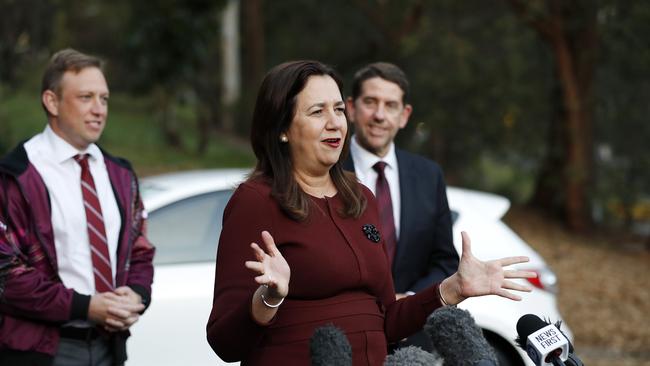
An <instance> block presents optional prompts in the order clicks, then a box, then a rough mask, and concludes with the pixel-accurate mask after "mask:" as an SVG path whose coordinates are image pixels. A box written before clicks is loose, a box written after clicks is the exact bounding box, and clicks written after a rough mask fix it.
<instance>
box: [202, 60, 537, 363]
mask: <svg viewBox="0 0 650 366" xmlns="http://www.w3.org/2000/svg"><path fill="white" fill-rule="evenodd" d="M376 133H378V134H380V133H385V132H384V131H383V130H382V128H381V125H380V124H378V126H377V131H376ZM348 141H349V135H348V124H347V120H346V117H345V104H344V101H343V96H342V93H341V83H340V81H339V78H338V77H337V75H336V74H335V73H334V71H333V70H332V69H330V68H329V67H327V66H325V65H323V64H321V63H319V62H314V61H296V62H288V63H284V64H281V65H278V66H276V67H275V68H273V69H272V70H271V71H270V72H269V73H268V74H267V75H266V77H265V79H264V81H263V82H262V85H261V87H260V91H259V94H258V97H257V102H256V105H255V111H254V114H253V123H252V133H251V142H252V145H253V150H254V151H255V155H256V157H257V166H256V168H255V170H254V172H253V174H252V175H251V177H250V178H249V179H248V180H247V181H246V182H244V183H243V184H241V185H240V186H239V187H238V188H237V190H236V191H235V193H234V195H233V196H232V198H231V200H230V202H229V203H228V206H227V207H226V209H225V211H224V218H223V230H222V232H221V238H220V240H219V249H218V254H217V267H216V275H215V288H214V301H213V307H212V312H211V314H210V318H209V320H208V325H207V337H208V342H209V343H210V345H211V346H212V348H213V349H214V351H215V352H216V353H217V354H218V355H219V356H220V357H221V358H222V359H224V360H226V361H242V365H309V364H310V358H309V340H310V337H311V336H312V334H313V332H314V330H315V329H316V328H318V327H320V326H323V325H326V324H330V323H331V324H334V325H336V326H337V327H339V328H340V329H342V330H343V331H344V333H345V334H346V336H347V338H348V340H349V341H350V344H351V346H352V355H353V361H354V364H355V365H382V364H383V362H384V358H385V356H386V352H387V344H388V343H390V342H396V341H398V340H400V339H402V338H404V337H406V336H408V335H410V334H412V333H414V332H416V331H418V330H419V329H421V328H422V325H423V324H424V322H425V320H426V318H427V316H428V315H429V314H430V313H431V312H432V311H433V310H435V309H436V308H438V307H440V306H444V305H451V304H457V303H459V302H460V301H462V300H464V299H465V298H468V297H471V296H480V295H489V294H495V295H499V296H503V297H507V298H511V299H514V300H518V299H519V297H518V296H516V295H514V294H512V293H510V292H509V291H507V290H518V291H530V290H529V289H528V288H527V287H526V286H524V285H521V284H518V283H515V282H512V281H511V280H509V278H525V277H534V276H535V274H534V273H531V272H524V271H515V270H504V269H503V267H504V266H508V265H511V264H515V263H521V262H524V261H527V258H526V257H510V258H504V259H501V260H495V261H489V262H482V261H479V260H478V259H476V258H474V257H473V256H472V254H471V251H470V242H469V238H468V237H467V235H466V234H464V233H463V255H462V257H461V261H460V266H459V270H458V272H457V273H455V274H454V275H452V276H451V277H449V278H447V279H445V280H444V281H443V282H441V283H440V284H436V285H434V286H432V287H431V288H430V289H429V290H425V291H421V292H419V293H417V294H416V295H413V296H409V297H406V298H403V299H401V300H397V301H396V300H395V293H394V289H393V282H392V279H391V274H390V270H389V266H388V259H387V255H386V251H385V248H384V245H383V240H382V238H381V229H380V228H379V218H378V212H377V205H376V203H375V200H374V197H373V195H372V193H370V191H369V190H368V189H366V188H365V187H364V186H362V185H361V184H359V183H358V182H357V180H356V179H355V178H354V176H353V175H352V174H351V173H346V172H344V171H343V169H342V167H341V164H340V163H339V161H342V160H343V159H340V158H341V154H342V153H344V152H345V153H346V152H347V147H348ZM260 239H261V243H262V244H257V243H256V242H260Z"/></svg>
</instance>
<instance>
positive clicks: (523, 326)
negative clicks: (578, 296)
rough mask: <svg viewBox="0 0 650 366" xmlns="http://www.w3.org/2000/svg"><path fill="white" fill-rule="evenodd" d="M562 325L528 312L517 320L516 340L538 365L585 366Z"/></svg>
mask: <svg viewBox="0 0 650 366" xmlns="http://www.w3.org/2000/svg"><path fill="white" fill-rule="evenodd" d="M561 325H562V322H560V321H558V322H557V323H555V325H553V324H551V323H550V322H546V321H543V320H542V319H540V318H539V317H538V316H537V315H533V314H526V315H524V316H522V317H521V318H519V321H517V334H518V336H517V339H515V342H516V343H517V344H518V345H519V347H521V348H523V349H524V350H525V351H526V353H527V354H528V357H529V358H530V359H531V360H532V361H533V362H534V363H535V365H536V366H548V365H565V366H584V364H583V363H582V361H581V360H580V359H579V358H578V357H577V356H576V355H574V354H573V345H572V344H571V341H569V339H568V338H567V336H566V335H565V334H564V333H563V332H562V330H561V329H560V327H561Z"/></svg>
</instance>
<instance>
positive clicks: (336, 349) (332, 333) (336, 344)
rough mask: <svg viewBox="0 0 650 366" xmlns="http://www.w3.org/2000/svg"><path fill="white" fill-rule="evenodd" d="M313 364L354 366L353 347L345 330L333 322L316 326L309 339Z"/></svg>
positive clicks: (313, 365)
mask: <svg viewBox="0 0 650 366" xmlns="http://www.w3.org/2000/svg"><path fill="white" fill-rule="evenodd" d="M309 354H310V357H311V364H312V366H328V365H341V366H352V347H351V346H350V342H349V341H348V338H347V337H346V336H345V334H344V333H343V331H341V330H340V329H339V328H337V327H335V326H334V325H333V324H327V325H325V326H322V327H319V328H316V330H315V331H314V334H312V336H311V339H310V341H309Z"/></svg>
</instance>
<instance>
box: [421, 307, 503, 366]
mask: <svg viewBox="0 0 650 366" xmlns="http://www.w3.org/2000/svg"><path fill="white" fill-rule="evenodd" d="M424 330H425V332H426V333H427V334H428V335H429V337H430V338H431V342H432V343H433V347H434V348H435V350H436V351H437V352H438V353H439V354H440V355H441V356H442V358H443V359H444V360H445V366H460V365H463V366H465V365H474V366H497V365H498V362H497V357H496V355H495V354H494V350H493V349H492V347H491V346H490V345H489V344H488V342H487V340H486V339H485V337H484V336H483V331H482V330H481V328H479V327H478V326H477V325H476V322H475V321H474V318H473V317H472V315H471V314H470V313H469V311H467V310H462V309H459V308H457V307H455V306H445V307H442V308H439V309H437V310H435V311H434V312H433V313H431V315H429V318H428V319H427V322H426V324H425V325H424Z"/></svg>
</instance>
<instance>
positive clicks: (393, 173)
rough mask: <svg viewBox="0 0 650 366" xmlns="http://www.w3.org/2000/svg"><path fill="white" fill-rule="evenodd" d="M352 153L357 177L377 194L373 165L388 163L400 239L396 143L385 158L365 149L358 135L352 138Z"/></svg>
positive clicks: (385, 172) (396, 230)
mask: <svg viewBox="0 0 650 366" xmlns="http://www.w3.org/2000/svg"><path fill="white" fill-rule="evenodd" d="M350 154H351V155H352V161H353V162H354V173H355V174H356V176H357V179H359V181H360V182H361V183H362V184H363V185H365V186H366V187H368V188H369V189H370V190H371V191H372V193H373V194H375V195H376V192H375V189H376V186H377V176H378V174H377V172H376V171H375V169H373V166H374V165H375V164H376V163H377V162H379V161H383V162H385V163H386V167H385V168H384V175H385V176H386V180H387V181H388V186H389V187H390V198H391V202H392V205H393V220H394V221H395V234H396V236H397V239H399V232H400V231H399V229H400V212H401V199H400V197H401V196H400V185H399V167H398V165H397V155H395V144H394V143H393V142H391V143H390V146H389V148H388V153H387V154H386V156H384V157H383V158H381V157H379V156H377V155H375V154H373V153H371V152H370V151H368V150H366V149H364V148H363V147H362V146H361V145H359V143H358V142H357V137H356V135H353V136H352V138H351V139H350Z"/></svg>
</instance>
